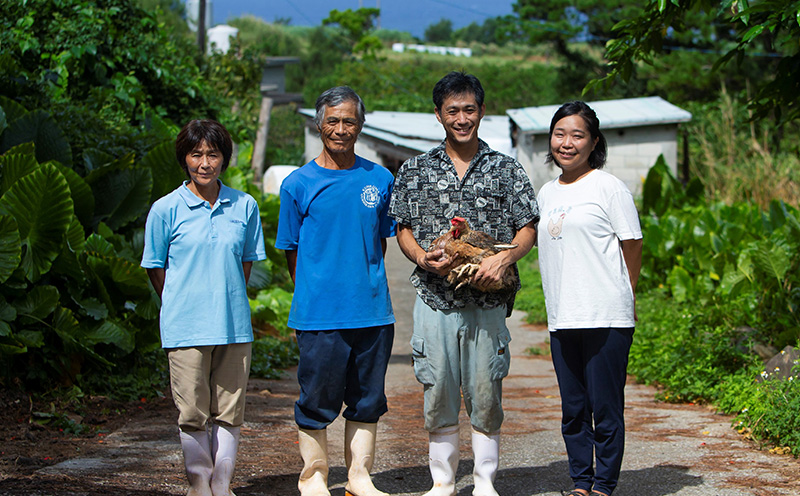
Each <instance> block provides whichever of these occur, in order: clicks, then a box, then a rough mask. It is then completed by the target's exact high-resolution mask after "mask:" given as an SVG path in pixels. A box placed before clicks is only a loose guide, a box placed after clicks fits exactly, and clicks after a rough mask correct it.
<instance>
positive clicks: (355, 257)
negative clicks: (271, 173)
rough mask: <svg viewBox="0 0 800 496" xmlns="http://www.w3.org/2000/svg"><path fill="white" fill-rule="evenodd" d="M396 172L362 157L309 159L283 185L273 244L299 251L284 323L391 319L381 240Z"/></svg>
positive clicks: (307, 325) (387, 232) (338, 324)
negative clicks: (343, 163)
mask: <svg viewBox="0 0 800 496" xmlns="http://www.w3.org/2000/svg"><path fill="white" fill-rule="evenodd" d="M393 184H394V176H392V173H391V172H389V171H388V170H387V169H385V168H383V167H381V166H380V165H377V164H374V163H372V162H370V161H368V160H365V159H363V158H361V157H356V163H355V165H354V166H353V167H351V168H349V169H346V170H331V169H325V168H323V167H320V166H319V165H317V163H316V162H314V161H313V160H312V161H311V162H309V163H307V164H306V165H304V166H303V167H301V168H300V169H298V170H296V171H294V172H292V173H291V174H290V175H289V176H288V177H287V178H286V179H285V180H284V181H283V184H282V185H281V211H280V218H279V221H278V236H277V239H276V241H275V248H278V249H282V250H297V267H296V268H295V289H294V298H293V299H292V308H291V311H290V314H289V327H291V328H293V329H297V330H300V331H321V330H335V329H355V328H363V327H373V326H382V325H387V324H392V323H394V313H393V312H392V302H391V299H390V298H389V286H388V283H387V281H386V270H385V268H384V264H383V250H382V248H381V239H383V238H389V237H391V236H394V235H395V222H394V220H392V219H391V218H390V217H389V216H388V215H387V212H388V208H389V200H390V197H391V193H392V186H393Z"/></svg>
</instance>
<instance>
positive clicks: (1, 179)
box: [0, 143, 39, 196]
mask: <svg viewBox="0 0 800 496" xmlns="http://www.w3.org/2000/svg"><path fill="white" fill-rule="evenodd" d="M35 153H36V151H35V148H34V146H33V143H24V144H22V145H17V146H15V147H14V148H12V149H11V150H8V151H7V152H5V153H4V154H3V155H0V196H3V194H4V193H5V192H6V191H8V188H10V187H11V185H12V184H14V183H15V182H17V180H18V179H19V178H21V177H22V176H27V175H28V174H30V173H31V172H33V171H35V170H36V169H38V168H39V164H38V163H37V162H36V154H35Z"/></svg>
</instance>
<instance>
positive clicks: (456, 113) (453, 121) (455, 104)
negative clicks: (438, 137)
mask: <svg viewBox="0 0 800 496" xmlns="http://www.w3.org/2000/svg"><path fill="white" fill-rule="evenodd" d="M484 110H485V106H483V105H478V103H477V101H476V99H475V95H474V94H472V93H462V94H459V95H450V96H447V97H445V99H444V101H443V102H442V108H437V109H434V111H435V112H436V119H438V120H439V122H440V123H441V124H442V126H443V127H444V132H445V139H446V140H447V142H448V143H449V144H450V145H451V146H456V145H459V146H463V145H468V144H474V143H477V141H478V127H479V126H480V124H481V119H483V113H484Z"/></svg>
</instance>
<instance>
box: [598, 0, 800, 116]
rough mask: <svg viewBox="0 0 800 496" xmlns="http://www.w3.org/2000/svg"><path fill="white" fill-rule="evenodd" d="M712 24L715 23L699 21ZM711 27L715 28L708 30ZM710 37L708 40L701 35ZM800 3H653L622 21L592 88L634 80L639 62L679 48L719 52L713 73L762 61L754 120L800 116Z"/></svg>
mask: <svg viewBox="0 0 800 496" xmlns="http://www.w3.org/2000/svg"><path fill="white" fill-rule="evenodd" d="M702 19H711V20H712V22H711V23H703V22H698V20H702ZM709 26H712V27H716V29H714V30H713V31H709ZM703 34H706V36H702V35H703ZM798 41H800V3H798V2H787V1H785V0H761V1H759V2H753V3H752V4H751V2H749V1H748V0H722V1H713V0H649V1H648V2H647V4H646V5H645V6H644V8H643V9H642V10H641V12H640V13H639V14H638V15H634V16H631V17H630V18H627V19H625V20H623V21H620V22H619V23H618V24H617V25H616V26H615V27H614V38H613V39H611V40H610V41H609V42H608V43H607V45H606V58H607V59H608V64H609V69H610V71H609V72H608V74H607V75H606V76H604V77H602V78H598V79H597V80H595V81H593V82H592V84H591V85H590V87H593V86H595V85H598V84H603V83H604V84H610V83H612V82H613V81H615V80H618V79H621V80H623V81H629V80H631V78H632V76H633V75H634V73H635V71H636V68H637V66H638V64H639V63H642V62H643V63H646V64H650V65H653V64H654V60H655V58H656V56H657V55H659V54H663V53H666V52H668V51H670V50H671V49H672V47H673V45H675V44H683V46H692V47H695V48H698V49H701V48H710V49H711V50H712V51H713V53H714V58H715V62H714V65H713V69H714V70H718V69H720V68H722V67H724V66H725V65H726V64H729V63H730V62H731V61H732V60H735V61H736V64H738V65H742V64H744V63H746V60H747V59H759V60H760V61H761V63H760V64H759V65H760V66H761V67H762V68H766V67H769V69H768V70H765V71H764V74H763V76H766V79H763V80H760V81H757V82H756V84H755V89H754V91H753V92H752V93H751V94H750V95H749V102H750V108H751V110H752V111H753V117H754V118H760V117H764V116H766V115H768V114H770V113H774V114H775V116H776V117H777V119H778V120H779V121H790V120H794V119H797V118H798V117H800V106H798V103H797V95H798V93H800V51H799V50H798Z"/></svg>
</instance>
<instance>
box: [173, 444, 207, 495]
mask: <svg viewBox="0 0 800 496" xmlns="http://www.w3.org/2000/svg"><path fill="white" fill-rule="evenodd" d="M181 447H182V448H183V463H184V465H185V466H186V478H187V479H188V480H189V492H187V493H186V496H212V494H211V472H212V470H213V469H214V463H213V462H212V461H211V447H210V446H209V442H208V432H206V431H205V430H202V431H189V432H184V431H181Z"/></svg>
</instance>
